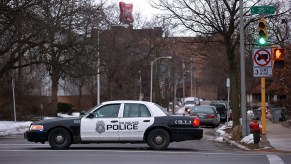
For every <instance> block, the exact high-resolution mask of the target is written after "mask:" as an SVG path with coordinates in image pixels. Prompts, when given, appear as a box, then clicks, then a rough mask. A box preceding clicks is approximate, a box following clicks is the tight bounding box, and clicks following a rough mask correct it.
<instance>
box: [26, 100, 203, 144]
mask: <svg viewBox="0 0 291 164" xmlns="http://www.w3.org/2000/svg"><path fill="white" fill-rule="evenodd" d="M24 137H25V138H26V139H27V140H28V141H31V142H40V143H45V142H46V141H48V143H49V145H50V146H51V147H52V148H53V149H66V148H68V147H69V146H70V145H71V144H77V143H111V142H112V143H115V142H117V143H147V144H148V145H149V146H150V147H151V148H152V149H154V150H163V149H166V148H167V147H168V145H169V143H170V142H179V141H185V140H199V139H201V138H202V137H203V130H202V129H200V128H199V119H198V118H197V117H193V116H175V115H170V114H168V113H167V111H166V110H165V109H163V108H162V107H160V106H159V105H157V104H155V103H152V102H145V101H129V100H126V101H108V102H103V103H102V104H100V105H99V106H97V107H95V108H93V109H92V110H90V111H89V112H87V113H86V114H85V115H84V116H83V117H75V118H72V117H71V118H57V119H49V120H42V121H38V122H34V123H32V124H31V126H30V128H29V130H28V131H26V132H25V133H24Z"/></svg>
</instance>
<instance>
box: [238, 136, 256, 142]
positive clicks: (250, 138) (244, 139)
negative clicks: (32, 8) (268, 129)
mask: <svg viewBox="0 0 291 164" xmlns="http://www.w3.org/2000/svg"><path fill="white" fill-rule="evenodd" d="M240 142H243V143H246V144H254V135H253V134H250V135H248V136H245V137H244V138H243V139H242V140H241V141H240Z"/></svg>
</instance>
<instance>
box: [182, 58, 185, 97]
mask: <svg viewBox="0 0 291 164" xmlns="http://www.w3.org/2000/svg"><path fill="white" fill-rule="evenodd" d="M182 82H183V100H184V101H185V63H184V59H183V64H182Z"/></svg>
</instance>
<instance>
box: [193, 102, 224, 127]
mask: <svg viewBox="0 0 291 164" xmlns="http://www.w3.org/2000/svg"><path fill="white" fill-rule="evenodd" d="M189 115H190V116H197V117H198V118H199V120H200V125H207V126H212V127H217V126H218V125H219V124H220V115H219V113H218V112H217V111H216V108H215V106H208V105H201V106H193V107H190V111H189Z"/></svg>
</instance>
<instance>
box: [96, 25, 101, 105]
mask: <svg viewBox="0 0 291 164" xmlns="http://www.w3.org/2000/svg"><path fill="white" fill-rule="evenodd" d="M97 35H98V36H97V45H98V52H97V93H96V97H97V105H99V104H100V31H99V30H98V32H97Z"/></svg>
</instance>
